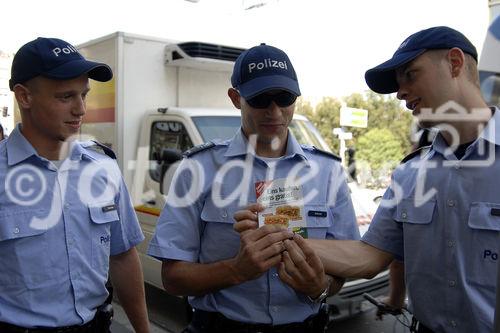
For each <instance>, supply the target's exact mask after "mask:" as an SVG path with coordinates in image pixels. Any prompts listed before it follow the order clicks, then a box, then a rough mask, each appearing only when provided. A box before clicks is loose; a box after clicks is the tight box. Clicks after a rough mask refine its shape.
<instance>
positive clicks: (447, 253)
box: [363, 109, 500, 332]
mask: <svg viewBox="0 0 500 333" xmlns="http://www.w3.org/2000/svg"><path fill="white" fill-rule="evenodd" d="M499 145H500V112H499V111H498V109H497V110H496V112H495V113H494V116H493V117H492V118H491V119H490V121H489V122H488V124H487V126H486V127H485V129H484V131H483V132H482V134H481V136H480V137H479V138H478V139H477V140H476V141H474V142H473V143H472V144H471V145H470V146H469V147H468V148H467V150H466V152H465V155H464V156H463V157H462V159H461V160H457V159H456V157H455V155H454V154H453V152H450V151H448V150H447V148H448V146H447V144H446V142H445V141H444V139H443V137H442V136H441V134H438V136H437V137H436V139H435V140H434V142H433V143H432V147H431V149H430V150H429V151H427V152H426V153H425V154H424V155H421V156H419V157H414V158H413V159H411V160H409V161H408V162H407V163H405V164H403V165H401V166H400V167H399V168H397V169H396V171H395V172H394V174H393V179H392V185H391V187H390V188H389V189H388V190H387V192H386V193H385V195H384V199H385V200H384V201H383V204H382V205H381V208H379V210H378V211H377V213H376V214H375V217H374V219H373V221H372V223H371V226H370V229H369V230H368V232H367V233H366V234H365V235H364V236H363V241H364V242H366V243H368V244H371V245H373V246H375V247H377V248H379V249H381V250H384V251H386V252H390V253H392V254H394V255H395V256H396V257H404V263H405V274H406V283H407V288H408V291H409V298H410V303H411V304H412V306H413V308H412V309H411V310H412V311H413V313H414V315H415V316H416V318H417V319H418V320H420V321H421V322H423V323H424V325H425V326H427V327H429V328H430V329H432V330H434V331H437V332H491V331H492V330H493V315H494V311H495V292H496V276H497V266H498V264H497V260H498V253H499V236H500V216H499V214H498V213H496V212H500V196H499V188H500V178H499V176H498V175H500V160H499V159H498V157H500V146H499ZM458 164H459V165H460V167H458V168H457V167H456V166H457V165H458ZM436 300H439V301H436Z"/></svg>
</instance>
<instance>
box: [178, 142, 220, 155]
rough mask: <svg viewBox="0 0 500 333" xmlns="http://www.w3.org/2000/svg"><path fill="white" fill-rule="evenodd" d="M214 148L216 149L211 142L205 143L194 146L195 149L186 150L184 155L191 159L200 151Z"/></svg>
mask: <svg viewBox="0 0 500 333" xmlns="http://www.w3.org/2000/svg"><path fill="white" fill-rule="evenodd" d="M212 147H215V143H213V142H210V141H209V142H205V143H203V144H201V145H198V146H194V147H193V148H191V149H188V150H186V151H185V152H184V154H183V155H184V156H186V157H191V156H193V155H194V154H197V153H199V152H200V151H204V150H207V149H209V148H212Z"/></svg>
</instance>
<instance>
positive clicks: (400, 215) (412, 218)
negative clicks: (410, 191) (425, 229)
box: [393, 198, 436, 224]
mask: <svg viewBox="0 0 500 333" xmlns="http://www.w3.org/2000/svg"><path fill="white" fill-rule="evenodd" d="M435 207H436V200H428V201H426V202H423V203H419V202H416V201H415V199H414V198H406V199H402V200H401V202H400V203H398V205H397V207H396V210H395V211H394V216H393V218H394V220H396V221H398V222H403V223H409V224H429V223H431V221H432V216H433V214H434V209H435Z"/></svg>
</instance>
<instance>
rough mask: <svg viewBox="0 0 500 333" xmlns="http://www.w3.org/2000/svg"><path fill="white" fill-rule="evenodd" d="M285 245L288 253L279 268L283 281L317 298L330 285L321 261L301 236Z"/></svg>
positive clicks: (295, 236)
mask: <svg viewBox="0 0 500 333" xmlns="http://www.w3.org/2000/svg"><path fill="white" fill-rule="evenodd" d="M283 243H284V244H285V248H286V251H284V252H283V261H282V262H281V263H280V265H279V268H278V273H279V276H280V278H281V280H282V281H283V282H285V283H286V284H288V285H289V286H290V287H292V288H293V289H295V290H296V291H298V292H300V293H302V294H305V295H307V296H309V297H311V298H312V299H315V298H317V297H318V296H319V295H320V294H321V293H322V292H323V291H324V290H325V288H326V287H327V286H328V284H329V283H328V282H329V281H328V278H327V276H326V275H325V271H324V268H323V264H322V263H321V260H320V259H319V257H318V256H317V255H316V253H315V252H314V251H313V249H312V248H311V247H310V246H309V245H307V243H306V242H305V240H304V238H302V237H301V236H300V235H297V234H296V235H294V238H293V240H285V241H284V242H283Z"/></svg>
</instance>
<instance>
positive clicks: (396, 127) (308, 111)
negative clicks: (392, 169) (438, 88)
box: [296, 92, 412, 170]
mask: <svg viewBox="0 0 500 333" xmlns="http://www.w3.org/2000/svg"><path fill="white" fill-rule="evenodd" d="M342 102H345V103H346V105H347V106H349V107H353V108H360V109H366V110H368V127H367V128H355V127H348V128H346V130H347V131H349V132H352V135H353V139H352V140H348V141H347V142H346V145H347V147H348V148H349V147H351V148H354V149H355V150H356V151H357V153H356V159H357V160H358V159H361V158H362V156H363V159H365V161H366V162H367V163H368V164H369V166H370V167H371V168H372V169H373V170H375V169H377V168H379V167H380V166H381V161H382V160H383V161H386V160H391V159H398V161H399V159H400V158H401V157H403V156H404V155H405V154H407V153H409V152H410V151H411V145H412V144H411V141H410V128H411V123H412V116H411V113H410V112H408V111H406V110H405V109H404V108H403V107H402V106H401V104H400V101H399V100H398V99H396V98H395V97H392V96H389V95H379V94H376V93H373V92H366V93H364V94H360V93H354V94H351V95H350V96H347V97H345V98H343V99H342V100H340V99H337V98H333V97H324V98H323V99H322V100H321V101H320V102H319V103H318V104H317V105H316V107H314V108H313V107H312V106H311V104H310V103H309V102H307V101H304V100H302V99H299V100H298V101H297V105H296V112H298V113H300V114H303V115H305V116H306V117H307V118H309V120H311V121H312V123H313V124H314V126H316V127H317V128H318V130H319V132H320V133H321V135H322V136H323V138H324V139H325V141H326V142H327V143H328V145H329V146H330V148H331V149H332V151H334V152H336V153H338V151H339V146H340V141H339V139H338V138H337V137H336V136H334V135H333V129H334V128H336V127H340V108H341V106H342ZM375 130H379V131H375ZM380 130H383V131H380ZM372 131H373V132H372ZM370 132H372V133H370ZM368 133H370V135H368ZM389 134H390V136H389ZM362 137H364V139H363V140H362V141H361V142H363V143H361V142H360V141H359V140H361V138H362ZM367 140H371V141H367ZM387 140H388V141H387ZM386 141H387V142H386ZM363 145H365V146H363ZM384 147H385V148H384ZM360 149H361V150H362V151H363V149H368V150H371V151H373V152H377V153H369V152H368V151H365V152H363V153H360V151H359V150H360ZM377 154H378V155H377Z"/></svg>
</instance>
